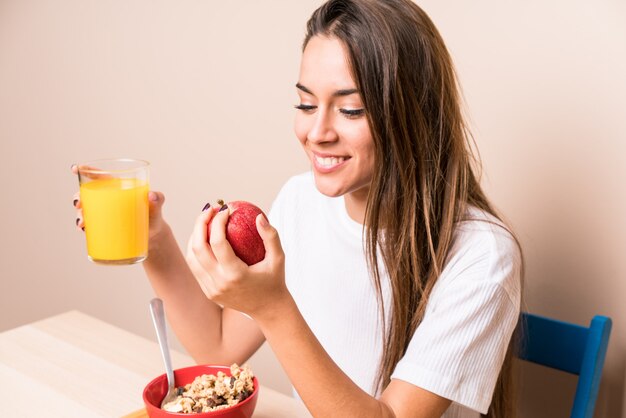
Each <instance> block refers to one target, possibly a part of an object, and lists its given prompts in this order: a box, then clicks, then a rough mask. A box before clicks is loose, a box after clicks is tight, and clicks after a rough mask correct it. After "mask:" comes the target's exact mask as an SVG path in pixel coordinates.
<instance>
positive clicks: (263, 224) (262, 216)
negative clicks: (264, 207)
mask: <svg viewBox="0 0 626 418" xmlns="http://www.w3.org/2000/svg"><path fill="white" fill-rule="evenodd" d="M259 223H260V224H261V226H262V227H264V228H265V227H266V226H268V225H269V224H270V223H269V222H268V221H267V218H266V217H265V215H263V214H261V219H259Z"/></svg>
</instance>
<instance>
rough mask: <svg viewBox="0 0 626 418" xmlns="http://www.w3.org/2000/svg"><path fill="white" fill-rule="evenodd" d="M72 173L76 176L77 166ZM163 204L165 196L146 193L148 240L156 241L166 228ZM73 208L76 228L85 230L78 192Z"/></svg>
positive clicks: (158, 193)
mask: <svg viewBox="0 0 626 418" xmlns="http://www.w3.org/2000/svg"><path fill="white" fill-rule="evenodd" d="M72 173H73V174H76V175H78V166H77V165H76V164H73V165H72ZM164 202H165V196H164V195H163V193H161V192H157V191H150V192H148V203H149V204H150V206H149V221H148V222H149V228H150V231H149V239H150V241H152V240H153V239H157V238H158V236H159V235H160V233H161V232H162V231H163V230H164V229H166V228H167V223H166V222H165V220H164V219H163V215H162V208H163V203H164ZM72 203H73V205H74V208H75V209H76V228H78V229H79V230H82V231H84V230H85V220H84V218H83V209H82V205H81V201H80V192H76V193H74V198H73V201H72Z"/></svg>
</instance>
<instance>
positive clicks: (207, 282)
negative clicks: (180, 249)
mask: <svg viewBox="0 0 626 418" xmlns="http://www.w3.org/2000/svg"><path fill="white" fill-rule="evenodd" d="M186 261H187V265H188V266H189V269H190V270H191V273H192V274H193V276H194V277H195V279H196V281H197V282H198V284H199V285H200V288H201V289H202V292H203V293H204V294H205V295H206V297H208V298H209V299H211V298H212V297H213V296H214V295H215V293H216V291H215V289H216V287H215V281H214V280H213V277H212V276H211V275H210V274H208V273H207V271H206V270H205V269H204V268H203V267H202V265H201V264H200V262H199V261H198V258H197V257H196V254H195V253H194V251H193V248H192V240H191V239H189V241H188V242H187V257H186Z"/></svg>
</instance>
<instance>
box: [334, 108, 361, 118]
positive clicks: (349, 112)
mask: <svg viewBox="0 0 626 418" xmlns="http://www.w3.org/2000/svg"><path fill="white" fill-rule="evenodd" d="M339 112H340V113H341V114H343V115H345V116H346V117H347V118H358V117H360V116H363V115H364V114H365V109H339Z"/></svg>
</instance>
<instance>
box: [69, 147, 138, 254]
mask: <svg viewBox="0 0 626 418" xmlns="http://www.w3.org/2000/svg"><path fill="white" fill-rule="evenodd" d="M149 166H150V164H149V163H148V162H147V161H142V160H133V159H128V158H118V159H107V160H97V161H91V162H87V163H84V164H79V165H78V181H79V185H80V200H81V205H82V210H83V219H84V221H85V235H86V238H87V255H88V257H89V259H90V260H91V261H93V262H95V263H100V264H134V263H139V262H141V261H143V260H145V259H146V257H147V256H148V190H149V182H148V174H149V170H148V167H149Z"/></svg>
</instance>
